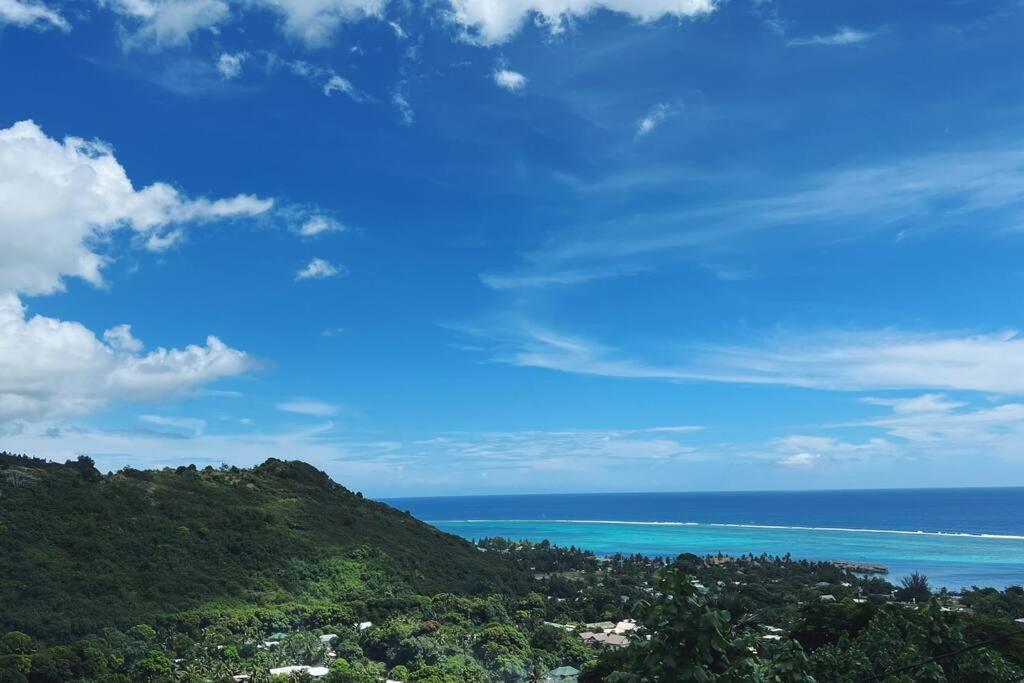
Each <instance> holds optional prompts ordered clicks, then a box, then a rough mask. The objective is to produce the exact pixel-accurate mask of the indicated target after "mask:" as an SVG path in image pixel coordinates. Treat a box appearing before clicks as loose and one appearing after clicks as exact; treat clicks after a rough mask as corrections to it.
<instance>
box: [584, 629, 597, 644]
mask: <svg viewBox="0 0 1024 683" xmlns="http://www.w3.org/2000/svg"><path fill="white" fill-rule="evenodd" d="M595 635H596V634H595V633H594V632H593V631H583V632H582V633H580V640H582V641H583V642H584V643H587V644H588V645H589V644H590V642H591V641H592V640H594V636H595Z"/></svg>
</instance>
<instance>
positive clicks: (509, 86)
mask: <svg viewBox="0 0 1024 683" xmlns="http://www.w3.org/2000/svg"><path fill="white" fill-rule="evenodd" d="M494 82H495V83H496V84H497V85H498V87H499V88H504V89H505V90H508V91H509V92H522V90H523V89H524V88H526V83H527V78H526V76H524V75H523V74H521V73H519V72H518V71H512V70H511V69H496V70H495V72H494Z"/></svg>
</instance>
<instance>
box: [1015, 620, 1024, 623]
mask: <svg viewBox="0 0 1024 683" xmlns="http://www.w3.org/2000/svg"><path fill="white" fill-rule="evenodd" d="M1014 621H1016V622H1017V623H1018V624H1024V619H1014Z"/></svg>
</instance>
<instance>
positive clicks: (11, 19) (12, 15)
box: [0, 0, 71, 32]
mask: <svg viewBox="0 0 1024 683" xmlns="http://www.w3.org/2000/svg"><path fill="white" fill-rule="evenodd" d="M3 24H13V25H14V26H22V27H35V28H42V29H46V28H58V29H60V30H61V31H65V32H67V31H70V30H71V24H69V23H68V22H67V20H66V19H65V18H64V17H63V16H62V15H61V14H60V13H59V12H58V11H57V10H54V9H51V8H50V7H48V6H47V5H45V4H43V3H42V2H26V1H25V0H0V25H3Z"/></svg>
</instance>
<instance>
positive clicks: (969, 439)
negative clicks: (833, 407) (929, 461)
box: [839, 397, 1024, 459]
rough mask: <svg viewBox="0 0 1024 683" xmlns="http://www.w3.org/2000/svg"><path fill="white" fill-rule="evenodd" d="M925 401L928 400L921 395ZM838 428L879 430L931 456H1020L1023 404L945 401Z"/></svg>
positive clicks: (896, 410)
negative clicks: (924, 407) (928, 408)
mask: <svg viewBox="0 0 1024 683" xmlns="http://www.w3.org/2000/svg"><path fill="white" fill-rule="evenodd" d="M921 398H922V399H925V401H926V402H927V401H928V399H927V398H925V397H921ZM839 426H841V427H862V428H871V429H879V430H882V431H883V432H884V433H885V434H886V436H888V437H889V438H891V439H894V440H898V441H900V442H902V443H904V444H905V447H906V448H907V449H908V450H910V451H914V452H924V453H928V454H932V455H955V456H977V455H979V454H985V455H996V456H1001V457H1008V458H1015V459H1020V458H1024V449H1022V448H1021V444H1022V443H1024V404H1021V403H1002V404H999V405H995V406H984V407H980V408H979V407H975V406H968V405H967V404H966V403H946V404H945V405H944V406H942V407H935V408H934V409H930V410H923V411H911V412H907V411H903V412H901V411H900V410H899V406H897V407H895V408H894V411H893V414H892V415H891V416H886V417H879V418H874V419H870V420H864V421H861V422H855V423H850V424H845V425H839Z"/></svg>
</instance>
